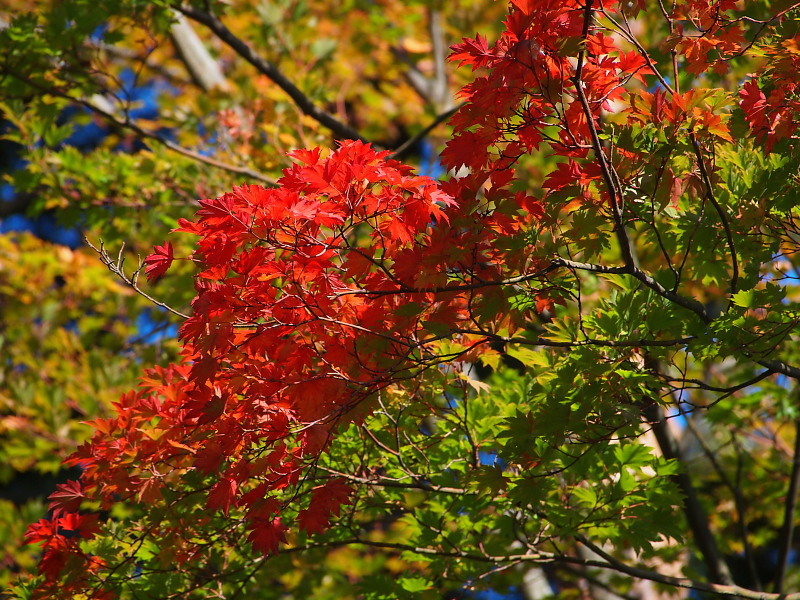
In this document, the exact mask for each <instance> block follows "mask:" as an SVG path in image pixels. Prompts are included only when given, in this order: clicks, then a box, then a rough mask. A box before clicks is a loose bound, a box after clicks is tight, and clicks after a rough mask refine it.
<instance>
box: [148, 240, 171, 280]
mask: <svg viewBox="0 0 800 600" xmlns="http://www.w3.org/2000/svg"><path fill="white" fill-rule="evenodd" d="M154 250H155V252H153V253H152V254H151V255H150V256H148V257H147V258H145V259H144V264H145V269H144V273H145V275H147V279H148V281H155V280H156V279H159V278H160V277H161V276H162V275H164V273H166V272H167V269H169V267H170V265H171V264H172V261H173V260H175V256H174V254H173V251H172V242H166V243H164V245H163V246H156V247H155V248H154Z"/></svg>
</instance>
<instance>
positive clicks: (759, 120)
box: [739, 79, 767, 130]
mask: <svg viewBox="0 0 800 600" xmlns="http://www.w3.org/2000/svg"><path fill="white" fill-rule="evenodd" d="M739 97H740V98H741V100H740V101H739V106H740V107H741V108H742V110H743V111H744V115H745V117H747V121H748V123H750V127H751V128H752V129H755V130H759V129H762V128H763V127H765V126H766V124H767V117H766V112H767V97H766V96H765V95H764V92H762V91H761V88H759V87H758V83H756V82H755V81H754V80H752V79H751V80H750V81H748V82H747V83H745V84H744V85H743V86H742V89H741V91H740V92H739Z"/></svg>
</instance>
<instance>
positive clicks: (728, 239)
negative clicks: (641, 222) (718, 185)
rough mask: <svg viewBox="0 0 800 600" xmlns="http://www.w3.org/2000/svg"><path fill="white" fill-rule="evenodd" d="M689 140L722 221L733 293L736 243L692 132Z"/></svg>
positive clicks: (737, 262)
mask: <svg viewBox="0 0 800 600" xmlns="http://www.w3.org/2000/svg"><path fill="white" fill-rule="evenodd" d="M689 141H691V143H692V148H693V149H694V155H695V158H697V166H698V168H699V169H700V177H701V179H702V180H703V187H705V189H706V198H707V199H708V201H709V202H711V206H713V207H714V210H715V211H716V213H717V216H718V217H719V220H720V222H721V223H722V228H723V229H724V230H725V240H726V242H727V244H728V250H729V251H730V253H731V263H732V273H731V294H735V293H736V291H737V289H738V285H739V257H738V255H737V253H736V245H735V244H734V243H733V234H732V233H731V226H730V224H729V223H728V218H727V217H726V216H725V212H724V211H723V210H722V207H721V206H720V205H719V202H717V199H716V197H715V196H714V188H713V186H712V184H711V177H709V174H708V170H707V169H706V164H705V161H704V160H703V153H702V152H701V151H700V144H699V143H698V142H697V137H695V135H694V133H690V134H689Z"/></svg>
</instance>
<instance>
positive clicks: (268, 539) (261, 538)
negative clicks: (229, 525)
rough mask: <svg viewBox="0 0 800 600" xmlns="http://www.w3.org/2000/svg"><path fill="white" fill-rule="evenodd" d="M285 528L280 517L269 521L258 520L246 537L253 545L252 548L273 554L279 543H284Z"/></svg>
mask: <svg viewBox="0 0 800 600" xmlns="http://www.w3.org/2000/svg"><path fill="white" fill-rule="evenodd" d="M286 529H287V528H286V525H284V524H283V522H282V521H281V518H280V517H275V518H274V519H272V520H271V521H259V522H258V523H256V524H255V527H254V528H253V531H251V532H250V535H249V536H247V539H248V540H249V541H250V543H251V544H252V545H253V550H258V551H260V552H263V553H264V554H273V553H274V552H276V551H277V550H278V546H279V545H280V544H282V543H286Z"/></svg>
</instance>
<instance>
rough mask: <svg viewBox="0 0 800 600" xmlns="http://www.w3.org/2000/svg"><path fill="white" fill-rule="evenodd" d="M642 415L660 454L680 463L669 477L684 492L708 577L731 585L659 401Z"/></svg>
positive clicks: (690, 525) (646, 408)
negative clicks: (679, 466)
mask: <svg viewBox="0 0 800 600" xmlns="http://www.w3.org/2000/svg"><path fill="white" fill-rule="evenodd" d="M644 415H645V417H646V418H647V420H648V421H649V422H650V424H651V425H652V427H653V433H654V434H655V436H656V440H657V441H658V446H659V448H660V449H661V454H663V456H664V458H666V459H667V460H676V461H678V462H679V463H680V464H681V466H682V468H681V470H680V471H678V473H677V474H675V475H673V476H672V479H673V481H674V482H675V483H676V484H677V486H678V488H679V489H680V490H681V493H683V495H684V501H683V512H684V514H685V515H686V520H687V521H688V522H689V528H690V529H691V530H692V533H693V534H694V539H695V542H696V543H697V548H698V550H699V551H700V555H701V557H702V559H703V562H704V563H705V565H706V569H708V574H709V578H710V579H711V581H713V582H714V583H719V584H722V585H732V584H733V578H732V577H731V574H730V571H729V570H728V565H727V564H726V563H725V561H724V560H723V558H722V555H721V554H720V552H719V549H718V548H717V542H716V540H715V539H714V535H713V534H712V533H711V529H710V528H709V524H708V515H707V514H706V511H705V510H704V509H703V506H702V505H701V504H700V500H699V499H698V497H697V493H696V492H695V489H694V485H692V480H691V478H690V476H689V473H688V472H687V471H686V469H685V464H684V461H683V458H682V456H681V452H680V449H679V447H678V442H677V440H676V439H675V436H674V435H673V434H672V430H671V429H670V428H669V424H668V423H667V420H666V418H665V415H664V411H663V409H662V408H661V406H660V405H659V404H656V403H652V404H650V405H649V406H645V407H644Z"/></svg>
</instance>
